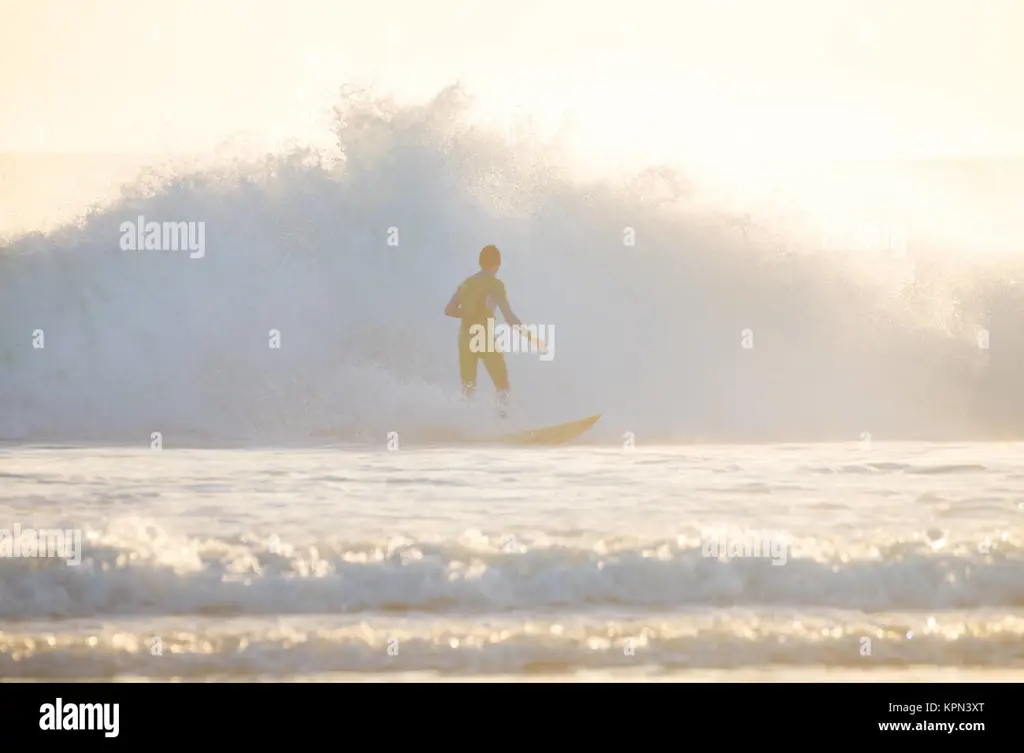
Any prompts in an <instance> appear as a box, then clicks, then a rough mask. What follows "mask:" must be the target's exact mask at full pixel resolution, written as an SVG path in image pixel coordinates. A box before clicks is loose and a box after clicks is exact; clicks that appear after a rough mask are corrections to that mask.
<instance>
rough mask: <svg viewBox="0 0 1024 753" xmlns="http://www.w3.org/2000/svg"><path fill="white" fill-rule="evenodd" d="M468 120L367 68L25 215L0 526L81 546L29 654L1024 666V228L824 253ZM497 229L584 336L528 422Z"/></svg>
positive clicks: (30, 565)
mask: <svg viewBox="0 0 1024 753" xmlns="http://www.w3.org/2000/svg"><path fill="white" fill-rule="evenodd" d="M470 109H471V104H470V102H469V101H468V100H467V98H466V96H465V95H464V93H463V92H461V91H460V90H459V89H458V88H457V87H455V88H452V89H449V90H446V91H444V92H442V93H441V94H439V95H438V96H437V97H436V98H435V99H434V100H432V101H430V102H428V103H426V104H424V105H420V106H415V107H411V106H399V105H396V104H394V103H392V102H388V101H385V100H380V99H377V98H374V97H370V96H368V95H366V94H365V93H358V92H357V93H353V94H350V95H348V96H346V97H345V98H344V99H343V100H342V101H341V103H340V104H339V106H338V116H337V123H336V135H337V142H338V143H337V150H336V153H333V154H322V153H318V152H315V151H312V150H309V149H295V150H293V151H291V152H288V153H285V154H270V155H263V156H261V157H259V158H258V159H252V158H247V159H234V160H227V159H225V160H222V161H221V162H220V163H219V164H218V165H217V166H216V167H212V168H204V169H201V170H200V169H194V170H177V171H164V172H159V171H154V172H152V173H151V174H148V175H146V176H144V177H143V179H140V180H139V181H137V182H136V183H134V184H131V185H126V186H124V187H123V189H122V190H121V193H120V195H119V197H118V198H117V199H116V200H114V201H112V202H109V203H107V204H104V205H102V206H97V207H95V208H94V209H93V210H92V211H91V212H90V213H89V214H88V215H86V216H84V217H82V218H80V219H79V220H77V221H74V222H69V223H67V224H66V225H64V226H63V227H60V228H58V229H55V230H47V231H41V232H36V233H30V234H23V235H18V236H16V237H11V238H8V239H6V240H5V241H4V245H3V247H2V248H0V370H2V371H0V373H2V378H0V529H12V528H13V527H14V526H16V525H18V526H22V527H34V528H38V529H48V528H60V529H74V530H80V531H81V532H82V534H83V539H82V540H83V547H82V561H81V563H80V564H78V565H75V566H69V565H67V564H66V563H64V562H61V561H59V560H55V559H52V558H50V559H46V558H33V557H7V558H0V679H5V680H45V679H65V678H76V679H101V680H124V679H150V680H168V679H173V678H185V679H190V680H281V679H284V680H321V679H337V680H380V679H389V680H394V679H422V678H431V679H446V680H460V679H462V680H465V679H502V680H511V679H518V680H521V679H557V680H566V679H579V680H588V679H609V678H611V679H633V678H639V679H645V680H657V679H669V680H674V679H697V680H700V679H742V680H746V679H793V678H798V679H800V678H810V679H827V678H843V679H849V678H860V677H866V678H870V679H879V678H882V677H890V676H896V677H898V678H903V679H907V678H909V679H944V678H951V679H973V678H978V677H980V678H983V679H1019V677H1020V672H1021V669H1022V668H1024V664H1022V656H1021V653H1020V645H1021V638H1022V632H1024V619H1022V617H1024V565H1022V563H1024V559H1022V550H1021V541H1022V535H1024V524H1022V516H1024V460H1022V458H1024V453H1022V450H1024V442H1022V441H1021V440H1022V439H1024V431H1022V428H1021V427H1022V426H1024V398H1022V396H1021V392H1020V378H1019V375H1020V365H1021V363H1022V357H1024V333H1021V332H1020V331H1019V324H1020V322H1021V321H1022V320H1024V319H1022V315H1024V296H1022V295H1021V292H1020V288H1019V285H1018V282H1017V281H1018V280H1019V279H1020V271H1021V270H1020V265H1021V259H1020V257H1019V256H999V257H998V258H993V259H986V260H985V261H984V262H982V261H979V260H977V259H971V258H969V257H966V256H964V255H957V254H951V253H949V249H944V248H942V247H941V244H936V245H934V246H927V247H923V246H921V245H920V244H918V245H916V246H915V245H912V247H911V252H910V255H909V257H908V258H898V259H894V258H891V256H886V255H872V254H865V253H859V254H845V255H844V254H836V253H831V252H829V253H823V252H822V250H821V248H820V247H819V246H820V244H819V246H816V245H815V243H814V242H811V241H808V240H807V237H808V236H807V235H806V234H801V230H800V228H798V227H796V226H795V225H783V224H781V220H779V219H778V218H774V220H773V219H772V218H760V219H758V221H756V222H754V223H753V224H752V225H751V224H750V223H747V222H746V221H745V224H743V226H742V228H740V226H739V225H738V224H737V222H736V218H735V217H732V216H729V215H728V213H726V212H721V211H715V210H714V209H707V208H704V207H703V205H699V203H698V202H697V200H696V198H695V195H694V189H693V188H692V186H690V185H689V184H688V183H687V181H686V179H685V177H684V176H683V175H681V174H679V173H676V172H673V171H672V170H669V169H667V168H656V169H651V170H647V171H646V172H642V173H640V174H639V175H637V176H635V177H634V178H633V179H632V180H629V181H625V182H617V181H612V180H607V181H590V182H582V181H580V180H577V179H573V178H572V177H570V176H569V175H568V174H567V172H566V171H565V170H564V169H563V167H562V166H561V164H560V161H559V155H558V148H557V144H552V143H543V142H541V141H539V140H533V141H531V140H529V139H527V140H525V141H520V142H518V143H517V144H515V145H509V144H507V143H506V142H505V141H504V139H503V138H502V136H501V135H500V134H496V133H494V132H492V131H489V130H487V129H486V128H484V127H482V126H480V125H477V124H474V123H473V122H472V120H471V118H469V117H468V115H469V112H470ZM698 206H701V207H702V208H699V209H698ZM140 216H141V217H145V218H147V219H152V220H154V221H158V222H175V223H177V222H195V223H200V222H201V223H204V224H203V228H204V233H205V235H204V253H203V255H202V257H201V258H190V255H189V252H188V251H187V250H185V251H147V250H145V249H144V248H143V249H140V250H127V251H126V250H124V249H122V247H121V246H120V239H121V236H122V231H121V230H120V228H121V226H122V224H123V223H125V222H131V223H133V222H135V221H136V218H138V217H140ZM773 221H774V222H775V224H772V222H773ZM627 239H628V240H627ZM487 243H495V244H496V245H498V246H499V247H500V248H501V249H502V252H503V257H504V264H503V267H502V270H501V278H502V279H503V280H504V281H505V284H506V287H507V289H508V292H509V297H510V301H511V303H512V306H513V308H514V309H515V311H516V313H517V314H519V315H520V317H522V318H523V320H524V321H529V322H537V323H545V324H549V325H553V326H557V330H558V351H557V357H556V358H554V359H551V360H550V361H544V360H542V359H540V358H538V357H536V356H535V355H531V354H529V353H516V354H510V355H509V357H508V359H509V370H510V375H511V380H512V387H513V405H512V409H511V416H510V418H509V420H508V421H507V422H505V423H504V424H499V422H498V421H497V419H496V418H495V416H494V413H493V410H492V409H491V406H490V405H489V404H488V401H487V400H486V396H488V395H489V394H490V392H489V390H490V385H489V383H488V382H486V377H485V376H484V375H483V373H481V393H482V395H484V396H485V399H484V400H481V401H479V402H478V403H477V404H475V405H472V404H466V403H465V402H463V401H462V400H461V399H460V397H459V394H458V370H457V351H456V331H455V329H454V324H453V322H452V320H450V319H446V318H445V317H444V316H443V309H444V306H445V304H446V303H447V301H448V299H449V297H450V296H451V294H452V292H453V290H454V287H455V286H456V285H457V284H458V282H459V281H461V280H462V279H464V278H465V277H466V276H468V275H469V274H471V273H472V272H473V271H474V268H475V260H476V255H477V253H478V252H479V249H480V247H482V246H483V245H485V244H487ZM275 344H276V345H277V346H279V347H275ZM595 413H603V417H602V419H601V421H600V422H598V424H597V425H596V426H595V427H594V428H593V429H592V430H591V432H589V433H588V434H587V436H586V437H585V438H584V440H583V441H582V442H581V443H579V444H578V445H575V446H572V447H566V448H554V449H552V448H543V449H530V448H519V449H515V450H509V449H504V450H498V449H496V448H487V447H473V448H470V447H464V448H460V447H454V446H441V447H438V446H436V445H437V440H438V438H443V437H448V436H451V435H452V434H453V433H460V434H466V433H468V434H475V433H479V434H485V435H486V434H492V433H494V431H495V429H496V428H499V427H504V429H506V430H509V431H514V430H519V429H522V428H528V427H537V426H543V425H548V424H552V423H558V422H561V421H568V420H573V419H578V418H581V417H583V416H587V415H592V414H595ZM722 542H724V544H725V545H724V546H721V547H720V546H719V544H721V543H722ZM733 543H735V544H737V545H738V546H736V547H732V546H730V545H731V544H733ZM757 543H760V544H765V546H760V547H759V546H754V545H753V544H757ZM773 553H774V554H776V555H777V554H779V553H783V554H784V556H782V557H779V556H773ZM712 554H714V556H712ZM732 555H735V556H732Z"/></svg>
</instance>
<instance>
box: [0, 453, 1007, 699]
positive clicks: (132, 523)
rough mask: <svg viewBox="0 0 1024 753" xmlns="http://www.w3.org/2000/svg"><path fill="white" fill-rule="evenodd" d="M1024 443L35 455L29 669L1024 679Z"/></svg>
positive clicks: (120, 676)
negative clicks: (72, 544)
mask: <svg viewBox="0 0 1024 753" xmlns="http://www.w3.org/2000/svg"><path fill="white" fill-rule="evenodd" d="M1022 450H1024V446H1022V445H1020V444H991V443H989V444H981V443H978V444H958V445H943V444H926V443H892V444H886V443H877V444H875V443H856V442H855V443H849V444H820V445H807V444H787V445H746V446H743V445H734V446H712V445H676V446H667V445H662V446H644V445H643V444H642V443H637V444H635V445H633V446H623V445H622V444H619V445H612V444H607V443H595V444H581V445H578V446H568V447H563V448H536V449H530V448H513V449H509V448H504V449H499V448H487V447H474V448H458V447H448V448H439V447H422V448H421V447H417V446H416V445H415V444H413V445H409V446H401V445H399V446H398V448H397V449H396V448H394V446H393V445H392V448H391V449H389V448H388V447H387V446H386V443H385V442H384V441H383V440H382V441H381V442H380V443H379V444H378V445H376V446H362V447H356V446H352V445H340V446H336V447H319V448H298V447H290V448H287V449H255V448H233V449H174V448H164V449H150V448H149V447H148V446H146V447H141V448H127V447H120V448H109V447H108V448H104V447H78V448H68V447H64V448H58V447H29V446H15V447H7V448H5V449H4V450H3V452H2V454H0V479H2V482H0V521H3V524H4V525H3V527H6V528H8V529H12V528H13V526H14V524H20V525H21V526H22V528H23V530H24V529H28V528H35V529H52V528H60V529H80V530H81V531H82V544H81V546H82V548H81V557H80V563H79V564H75V565H69V564H67V563H66V562H65V561H63V560H61V559H59V558H39V557H36V558H31V557H8V558H4V559H0V677H2V678H4V679H7V680H43V679H100V680H111V681H113V680H126V679H133V680H154V681H161V680H171V679H175V678H177V679H182V680H221V681H227V680H246V681H260V680H296V681H302V680H307V681H309V680H344V681H385V680H406V679H412V680H421V679H434V680H456V681H457V680H467V679H498V680H506V681H507V680H538V681H540V680H559V681H564V680H579V681H594V680H605V679H622V680H630V681H632V680H644V681H648V680H694V681H702V680H725V681H728V680H793V679H796V680H829V679H844V680H848V679H861V680H867V681H870V680H880V679H899V680H938V681H942V680H964V679H967V680H971V679H985V680H994V681H1000V680H1019V679H1021V677H1024V653H1022V649H1021V647H1022V646H1024V452H1022ZM64 554H68V553H67V552H64Z"/></svg>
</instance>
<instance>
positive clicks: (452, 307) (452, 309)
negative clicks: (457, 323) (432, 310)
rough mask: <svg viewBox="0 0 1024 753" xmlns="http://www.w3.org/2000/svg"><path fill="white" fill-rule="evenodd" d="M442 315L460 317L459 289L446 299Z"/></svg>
mask: <svg viewBox="0 0 1024 753" xmlns="http://www.w3.org/2000/svg"><path fill="white" fill-rule="evenodd" d="M444 315H445V316H450V317H452V318H454V319H461V318H462V303H461V302H460V301H459V291H458V290H456V291H455V295H453V296H452V299H451V300H450V301H448V305H447V306H445V307H444Z"/></svg>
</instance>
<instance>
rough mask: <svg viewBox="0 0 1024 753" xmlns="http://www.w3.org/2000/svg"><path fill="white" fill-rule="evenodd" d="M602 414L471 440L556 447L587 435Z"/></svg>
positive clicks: (477, 442) (471, 441)
mask: <svg viewBox="0 0 1024 753" xmlns="http://www.w3.org/2000/svg"><path fill="white" fill-rule="evenodd" d="M601 415H602V414H600V413H598V414H597V415H596V416H588V417H587V418H581V419H579V420H578V421H568V422H566V423H564V424H556V425H554V426H545V427H543V428H540V429H530V430H528V431H520V432H516V433H514V434H503V435H501V436H497V437H486V438H481V439H471V440H469V442H470V443H471V444H507V445H556V444H565V443H566V442H571V441H572V440H574V439H576V438H577V437H580V436H582V435H583V434H585V433H586V432H587V431H588V430H589V429H590V427H591V426H593V425H594V424H596V423H597V420H598V419H599V418H601Z"/></svg>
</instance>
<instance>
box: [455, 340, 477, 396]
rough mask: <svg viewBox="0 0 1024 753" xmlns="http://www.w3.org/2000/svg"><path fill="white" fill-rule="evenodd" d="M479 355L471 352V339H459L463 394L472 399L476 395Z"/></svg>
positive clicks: (460, 375) (460, 374)
mask: <svg viewBox="0 0 1024 753" xmlns="http://www.w3.org/2000/svg"><path fill="white" fill-rule="evenodd" d="M476 359H477V354H476V353H474V352H473V351H472V350H470V347H469V338H468V337H462V336H461V335H460V337H459V377H460V379H461V380H462V394H463V395H464V396H465V397H467V398H472V397H473V395H474V394H475V393H476V371H477V368H476Z"/></svg>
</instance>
